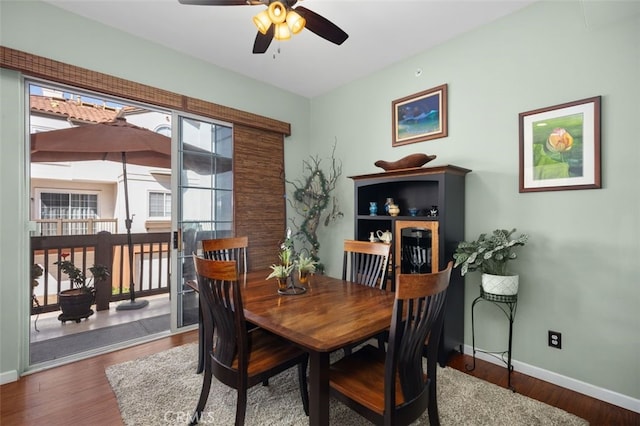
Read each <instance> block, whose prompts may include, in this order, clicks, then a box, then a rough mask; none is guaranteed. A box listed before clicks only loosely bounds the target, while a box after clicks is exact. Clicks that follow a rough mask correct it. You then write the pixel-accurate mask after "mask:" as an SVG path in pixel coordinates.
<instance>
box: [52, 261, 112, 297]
mask: <svg viewBox="0 0 640 426" xmlns="http://www.w3.org/2000/svg"><path fill="white" fill-rule="evenodd" d="M67 256H69V254H68V253H65V254H63V255H62V258H63V260H59V261H57V262H55V263H54V264H55V265H58V267H59V268H60V270H61V271H62V272H64V273H65V274H67V276H68V277H69V281H71V285H72V287H73V288H80V289H84V290H86V291H90V290H91V289H92V288H93V283H94V282H95V281H102V280H106V279H107V278H108V277H109V275H110V273H109V269H108V268H107V267H106V266H104V265H93V266H92V267H90V268H89V271H90V272H91V275H92V278H90V279H89V280H87V276H86V275H85V274H84V272H83V271H82V270H81V269H80V268H78V267H77V266H76V265H74V264H73V263H72V262H71V261H69V260H66V258H67Z"/></svg>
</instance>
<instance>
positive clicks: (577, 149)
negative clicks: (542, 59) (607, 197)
mask: <svg viewBox="0 0 640 426" xmlns="http://www.w3.org/2000/svg"><path fill="white" fill-rule="evenodd" d="M519 121H520V192H536V191H561V190H568V189H595V188H601V182H600V96H596V97H593V98H588V99H582V100H579V101H574V102H568V103H565V104H560V105H555V106H552V107H547V108H541V109H536V110H533V111H527V112H523V113H520V114H519Z"/></svg>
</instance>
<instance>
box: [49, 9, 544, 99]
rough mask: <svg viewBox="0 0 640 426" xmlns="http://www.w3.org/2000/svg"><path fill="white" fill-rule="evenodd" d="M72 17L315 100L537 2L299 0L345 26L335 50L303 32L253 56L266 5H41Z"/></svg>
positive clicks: (315, 36) (328, 44) (342, 26)
mask: <svg viewBox="0 0 640 426" xmlns="http://www.w3.org/2000/svg"><path fill="white" fill-rule="evenodd" d="M45 1H46V2H47V3H51V4H53V5H55V6H58V7H60V8H63V9H66V10H68V11H70V12H73V13H76V14H78V15H81V16H85V17H87V18H89V19H92V20H96V21H99V22H101V23H103V24H106V25H108V26H111V27H115V28H118V29H120V30H122V31H125V32H127V33H131V34H133V35H136V36H138V37H141V38H144V39H148V40H152V41H154V42H156V43H158V44H161V45H163V46H166V47H169V48H172V49H175V50H178V51H180V52H183V53H185V54H188V55H190V56H194V57H197V58H200V59H202V60H204V61H207V62H210V63H212V64H215V65H218V66H220V67H222V68H226V69H229V70H232V71H234V72H237V73H240V74H243V75H246V76H248V77H251V78H254V79H256V80H260V81H263V82H266V83H269V84H272V85H274V86H277V87H280V88H283V89H286V90H288V91H291V92H293V93H296V94H299V95H302V96H305V97H309V98H311V97H314V96H317V95H321V94H323V93H326V92H328V91H330V90H332V89H334V88H336V87H339V86H341V85H344V84H346V83H349V82H351V81H354V80H357V79H359V78H361V77H364V76H366V75H368V74H370V73H373V72H375V71H378V70H380V69H383V68H385V67H386V66H388V65H391V64H393V63H395V62H398V61H400V60H403V59H405V58H408V57H411V56H413V55H415V54H417V53H419V52H422V51H425V50H427V49H429V48H431V47H433V46H436V45H438V44H440V43H442V42H444V41H446V40H449V39H451V38H453V37H455V36H457V35H459V34H462V33H465V32H468V31H470V30H471V29H474V28H477V27H480V26H482V25H485V24H487V23H489V22H491V21H494V20H496V19H498V18H500V17H502V16H505V15H508V14H510V13H513V12H514V11H516V10H518V9H521V8H523V7H525V6H527V5H529V4H531V3H533V2H534V1H537V0H496V1H486V0H466V1H462V0H440V1H436V0H412V1H400V0H342V1H337V0H304V2H299V3H298V5H300V4H302V5H304V6H305V7H306V8H307V9H310V10H312V11H314V12H316V13H318V14H320V15H322V16H324V17H325V18H327V19H328V20H330V21H332V22H333V23H335V24H336V25H338V26H339V27H340V28H342V29H343V30H344V31H345V32H346V33H347V34H349V38H348V39H347V41H345V42H344V43H343V44H342V45H341V46H337V45H334V44H333V43H330V42H328V41H326V40H324V39H322V38H320V37H318V36H317V35H315V34H314V33H312V32H310V31H308V30H304V31H302V32H301V33H300V34H298V35H296V36H293V37H292V38H291V39H290V40H288V41H282V42H278V41H276V40H274V41H273V43H272V44H271V46H270V47H269V50H267V52H266V53H265V54H262V55H256V54H253V53H252V48H253V41H254V39H255V34H256V28H255V26H254V25H253V22H252V17H253V16H254V15H255V14H257V13H258V12H260V11H261V10H262V9H263V8H264V6H188V5H182V4H180V3H178V0H135V1H131V0H129V1H124V0H117V1H114V0H45Z"/></svg>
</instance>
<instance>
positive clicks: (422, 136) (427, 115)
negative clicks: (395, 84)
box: [391, 84, 448, 146]
mask: <svg viewBox="0 0 640 426" xmlns="http://www.w3.org/2000/svg"><path fill="white" fill-rule="evenodd" d="M391 110H392V131H393V137H392V146H400V145H406V144H410V143H415V142H422V141H427V140H430V139H437V138H444V137H446V136H447V135H448V126H447V85H446V84H443V85H440V86H437V87H432V88H431V89H427V90H424V91H422V92H419V93H415V94H413V95H410V96H405V97H404V98H400V99H396V100H395V101H393V102H392V103H391Z"/></svg>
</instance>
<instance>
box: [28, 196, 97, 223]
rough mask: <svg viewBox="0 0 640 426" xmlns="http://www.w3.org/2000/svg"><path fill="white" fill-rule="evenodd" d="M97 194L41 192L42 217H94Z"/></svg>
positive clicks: (95, 215)
mask: <svg viewBox="0 0 640 426" xmlns="http://www.w3.org/2000/svg"><path fill="white" fill-rule="evenodd" d="M97 216H98V195H96V194H69V193H56V192H43V193H41V194H40V217H41V218H42V219H95V218H96V217H97Z"/></svg>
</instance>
